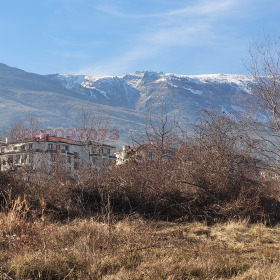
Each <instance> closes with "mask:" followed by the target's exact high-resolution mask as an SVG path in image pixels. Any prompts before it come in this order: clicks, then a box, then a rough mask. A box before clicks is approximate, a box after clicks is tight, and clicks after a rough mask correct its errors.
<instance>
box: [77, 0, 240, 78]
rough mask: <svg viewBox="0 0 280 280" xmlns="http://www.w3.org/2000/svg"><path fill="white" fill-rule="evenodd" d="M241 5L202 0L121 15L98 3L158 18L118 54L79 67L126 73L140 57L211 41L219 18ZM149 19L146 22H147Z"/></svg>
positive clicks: (233, 0)
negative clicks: (192, 3)
mask: <svg viewBox="0 0 280 280" xmlns="http://www.w3.org/2000/svg"><path fill="white" fill-rule="evenodd" d="M241 7H242V2H241V0H224V1H220V0H202V1H198V2H196V4H194V5H189V6H184V7H182V8H180V9H174V10H169V11H165V12H162V13H158V14H146V15H145V14H142V15H134V14H125V13H123V12H121V11H120V9H116V8H109V7H106V6H99V7H98V9H99V10H102V11H103V12H106V13H109V14H111V15H114V16H118V17H126V18H129V17H132V18H135V17H138V18H141V17H142V18H144V17H146V18H149V17H150V18H152V17H153V18H158V19H159V20H156V21H154V20H153V21H152V22H151V25H148V27H147V28H146V29H145V30H144V31H142V32H141V33H138V34H137V36H134V38H136V39H134V40H133V41H132V40H131V41H130V42H129V44H128V45H129V48H128V47H125V48H124V49H123V52H122V53H121V55H118V57H117V58H116V57H113V58H112V57H110V58H109V59H105V60H103V61H101V62H99V63H97V64H96V65H93V66H92V67H88V68H86V69H82V71H83V72H84V71H88V72H89V73H93V74H96V73H102V74H106V73H107V74H117V73H120V72H126V71H129V69H131V66H132V65H134V64H136V63H137V62H139V61H141V60H145V59H146V60H147V59H149V58H152V57H154V56H158V55H160V54H161V53H163V52H164V51H166V50H167V49H168V48H170V47H174V46H186V47H188V46H196V45H197V46H201V45H204V46H205V45H207V44H210V45H211V44H214V42H215V40H216V39H217V37H220V38H221V37H223V36H228V35H227V34H217V32H218V26H217V25H218V24H219V23H220V20H221V19H224V18H229V17H234V16H235V15H236V13H237V11H238V10H239V9H240V8H241ZM148 22H149V21H148Z"/></svg>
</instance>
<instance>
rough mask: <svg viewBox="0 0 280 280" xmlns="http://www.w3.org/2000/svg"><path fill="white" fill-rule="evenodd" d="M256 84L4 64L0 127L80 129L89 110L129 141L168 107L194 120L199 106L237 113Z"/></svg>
mask: <svg viewBox="0 0 280 280" xmlns="http://www.w3.org/2000/svg"><path fill="white" fill-rule="evenodd" d="M253 83H254V80H253V78H252V77H250V76H245V75H235V74H205V75H182V74H173V73H163V72H155V71H136V72H133V73H129V74H126V75H122V76H94V75H80V74H49V75H39V74H35V73H28V72H26V71H24V70H21V69H18V68H15V67H9V66H7V65H5V64H1V63H0V109H1V110H0V128H2V129H3V128H7V127H12V125H13V123H14V122H16V121H19V120H26V119H27V115H28V114H30V113H31V114H33V115H35V117H37V118H38V119H39V121H40V125H41V126H42V129H43V128H48V127H56V128H58V127H65V128H72V127H73V126H79V125H80V121H79V119H78V118H79V116H78V115H79V114H80V112H81V111H82V110H84V109H86V110H87V111H89V112H91V113H96V114H100V115H101V116H102V118H103V120H105V119H108V120H110V126H111V128H114V129H118V130H119V131H120V134H121V138H120V141H119V143H128V142H129V133H130V132H131V131H134V130H138V129H143V128H144V127H145V114H144V112H145V111H146V110H149V109H150V108H151V107H152V108H156V107H160V106H161V105H162V103H165V104H167V107H168V111H169V112H170V113H172V114H176V116H177V117H178V119H180V120H181V121H182V122H184V121H185V116H188V117H189V119H190V121H193V122H194V121H195V120H196V116H195V112H196V111H197V110H198V109H199V108H208V109H218V110H222V111H228V112H230V111H233V110H236V109H238V106H237V105H236V104H235V101H236V100H237V99H238V96H239V95H240V94H242V93H243V92H249V91H250V87H251V85H252V84H253Z"/></svg>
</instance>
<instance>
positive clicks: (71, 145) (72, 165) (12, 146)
mask: <svg viewBox="0 0 280 280" xmlns="http://www.w3.org/2000/svg"><path fill="white" fill-rule="evenodd" d="M114 149H115V147H113V146H110V145H106V144H102V143H97V142H93V141H89V142H81V141H75V140H71V139H66V138H58V137H46V139H45V138H43V139H40V138H38V139H32V140H27V141H24V140H19V141H14V142H10V143H9V142H8V141H6V142H3V141H1V142H0V170H1V171H6V170H10V169H16V168H19V167H31V168H32V169H37V168H39V167H40V166H43V165H44V164H45V165H47V166H50V165H52V164H53V163H55V162H56V163H59V164H62V165H63V164H64V165H65V169H66V170H67V171H69V172H71V173H75V171H77V170H78V169H79V167H80V166H81V165H82V164H84V163H87V164H90V165H91V166H92V167H96V168H100V167H101V166H102V165H104V164H107V163H109V162H110V161H112V160H114V159H115V156H114V153H113V150H114Z"/></svg>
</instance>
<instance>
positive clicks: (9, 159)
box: [8, 156, 13, 164]
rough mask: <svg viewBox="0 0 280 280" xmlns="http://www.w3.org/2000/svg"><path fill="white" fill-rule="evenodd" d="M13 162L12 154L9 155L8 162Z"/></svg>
mask: <svg viewBox="0 0 280 280" xmlns="http://www.w3.org/2000/svg"><path fill="white" fill-rule="evenodd" d="M12 163H13V157H12V156H9V157H8V164H12Z"/></svg>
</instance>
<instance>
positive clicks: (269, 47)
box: [245, 35, 280, 167]
mask: <svg viewBox="0 0 280 280" xmlns="http://www.w3.org/2000/svg"><path fill="white" fill-rule="evenodd" d="M249 55H250V61H249V62H248V63H247V65H246V66H247V69H248V70H249V71H250V73H251V75H252V76H253V79H254V84H252V85H251V94H247V95H246V99H247V100H246V103H245V104H246V109H247V110H248V109H250V112H253V114H247V116H249V118H248V119H247V125H248V127H250V129H251V133H252V137H253V138H254V139H258V140H259V142H260V143H262V145H261V149H259V150H258V153H259V155H260V156H262V158H263V159H266V161H267V163H268V165H272V166H274V167H275V166H276V165H279V160H280V40H279V39H278V38H276V36H270V35H266V36H264V38H263V39H262V41H259V42H254V43H253V45H252V47H251V48H250V51H249ZM247 113H248V112H247Z"/></svg>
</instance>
